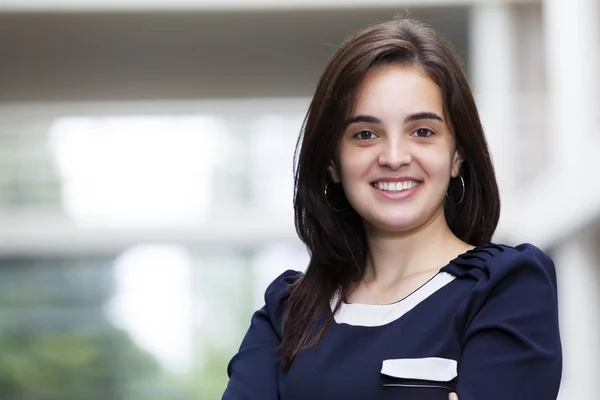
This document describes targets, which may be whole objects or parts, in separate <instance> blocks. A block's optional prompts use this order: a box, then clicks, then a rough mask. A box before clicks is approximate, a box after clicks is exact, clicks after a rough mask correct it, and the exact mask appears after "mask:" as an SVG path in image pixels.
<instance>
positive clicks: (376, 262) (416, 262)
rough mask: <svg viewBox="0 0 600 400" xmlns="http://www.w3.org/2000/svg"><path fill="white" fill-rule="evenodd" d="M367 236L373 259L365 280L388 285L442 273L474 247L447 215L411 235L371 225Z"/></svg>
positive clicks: (370, 260)
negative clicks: (452, 227) (456, 231)
mask: <svg viewBox="0 0 600 400" xmlns="http://www.w3.org/2000/svg"><path fill="white" fill-rule="evenodd" d="M366 234H367V244H368V247H369V256H368V258H367V265H366V270H365V276H364V278H365V281H366V282H373V283H381V284H384V285H390V284H394V283H395V282H399V281H401V280H402V279H404V278H406V277H408V276H411V275H415V274H420V273H426V272H428V271H431V272H433V271H434V270H439V269H440V268H442V267H443V266H445V265H446V264H447V263H448V261H450V260H452V259H453V258H455V257H456V256H458V255H459V254H462V253H464V252H465V251H467V250H469V249H471V248H473V246H470V245H468V244H467V243H464V242H463V241H461V240H460V239H458V238H457V237H456V236H455V235H454V233H452V231H451V230H450V228H449V227H448V224H447V223H446V218H445V216H444V213H443V212H441V213H440V214H439V215H438V216H437V217H435V218H434V219H433V220H432V221H430V222H429V223H427V224H425V225H423V226H422V227H420V228H418V229H415V230H414V231H411V232H409V233H400V234H399V233H394V232H386V231H382V230H379V229H376V228H375V227H372V226H371V227H367V228H366Z"/></svg>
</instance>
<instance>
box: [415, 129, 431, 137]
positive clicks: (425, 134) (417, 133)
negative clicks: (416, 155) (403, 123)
mask: <svg viewBox="0 0 600 400" xmlns="http://www.w3.org/2000/svg"><path fill="white" fill-rule="evenodd" d="M412 136H417V137H421V138H428V137H430V136H433V132H432V131H431V130H430V129H427V128H419V129H417V130H416V131H414V132H413V133H412Z"/></svg>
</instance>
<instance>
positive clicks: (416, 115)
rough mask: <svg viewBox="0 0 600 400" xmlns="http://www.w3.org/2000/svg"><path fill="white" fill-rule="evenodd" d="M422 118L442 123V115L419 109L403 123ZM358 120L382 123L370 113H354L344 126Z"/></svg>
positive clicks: (368, 122)
mask: <svg viewBox="0 0 600 400" xmlns="http://www.w3.org/2000/svg"><path fill="white" fill-rule="evenodd" d="M424 119H431V120H434V121H439V122H441V123H444V119H443V118H442V117H440V116H439V115H437V114H436V113H434V112H431V111H421V112H417V113H414V114H410V115H408V116H407V117H406V118H405V119H404V123H405V124H407V123H409V122H415V121H421V120H424ZM358 122H363V123H367V124H376V125H383V122H382V121H381V120H380V119H379V118H377V117H373V116H372V115H363V114H360V115H355V116H354V117H351V118H349V119H347V120H346V121H345V122H344V128H345V127H347V126H348V125H351V124H355V123H358Z"/></svg>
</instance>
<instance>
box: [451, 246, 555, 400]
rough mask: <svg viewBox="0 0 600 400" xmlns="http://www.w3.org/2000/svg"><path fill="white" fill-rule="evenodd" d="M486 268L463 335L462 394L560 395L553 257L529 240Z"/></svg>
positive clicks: (474, 397) (526, 399) (494, 399)
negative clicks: (476, 303)
mask: <svg viewBox="0 0 600 400" xmlns="http://www.w3.org/2000/svg"><path fill="white" fill-rule="evenodd" d="M486 270H487V274H486V277H485V278H482V279H481V280H480V282H479V283H478V284H477V285H476V286H475V288H474V292H475V293H473V296H474V297H475V298H477V299H479V301H478V303H479V304H478V305H477V306H476V307H474V309H473V314H472V318H471V319H470V323H469V324H468V326H467V328H466V330H465V334H464V336H463V344H462V345H463V355H462V359H461V361H460V363H459V368H458V381H457V393H458V396H459V398H460V400H508V399H510V400H521V399H522V400H531V399H536V400H556V397H557V395H558V388H559V385H560V379H561V373H562V351H561V344H560V336H559V329H558V304H557V293H556V273H555V270H554V264H553V263H552V260H551V259H550V258H549V257H548V256H546V255H545V254H544V253H543V252H541V251H540V250H539V249H537V248H536V247H534V246H532V245H529V244H524V245H521V246H518V247H516V248H515V249H511V251H507V252H504V253H502V254H501V255H498V256H497V257H494V258H492V259H491V260H489V261H488V262H487V263H486Z"/></svg>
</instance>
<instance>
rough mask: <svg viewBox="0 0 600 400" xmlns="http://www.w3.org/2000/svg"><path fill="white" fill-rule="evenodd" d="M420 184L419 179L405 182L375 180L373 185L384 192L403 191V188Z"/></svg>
mask: <svg viewBox="0 0 600 400" xmlns="http://www.w3.org/2000/svg"><path fill="white" fill-rule="evenodd" d="M418 184H419V182H418V181H403V182H373V183H372V185H373V187H375V188H376V189H379V190H382V191H384V192H402V191H403V190H408V189H412V188H414V187H415V186H417V185H418Z"/></svg>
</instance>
